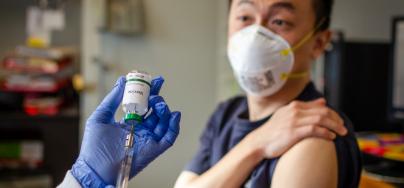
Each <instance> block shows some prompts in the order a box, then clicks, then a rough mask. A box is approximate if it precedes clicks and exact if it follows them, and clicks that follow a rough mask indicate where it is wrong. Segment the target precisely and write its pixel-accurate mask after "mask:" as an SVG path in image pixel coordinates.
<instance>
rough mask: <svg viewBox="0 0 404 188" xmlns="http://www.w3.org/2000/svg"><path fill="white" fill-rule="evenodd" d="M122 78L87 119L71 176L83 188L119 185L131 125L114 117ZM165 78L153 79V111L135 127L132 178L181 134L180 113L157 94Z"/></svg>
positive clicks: (120, 92)
mask: <svg viewBox="0 0 404 188" xmlns="http://www.w3.org/2000/svg"><path fill="white" fill-rule="evenodd" d="M125 82H126V80H125V78H124V77H121V78H119V80H118V81H117V83H116V84H115V86H114V88H113V89H112V91H111V92H110V93H109V94H108V95H107V96H106V97H105V98H104V100H103V101H102V103H101V104H100V105H99V106H98V107H97V109H96V110H95V111H94V112H93V113H92V115H91V116H90V117H89V118H88V120H87V123H86V128H85V132H84V138H83V142H82V145H81V150H80V155H79V157H78V159H77V161H76V162H75V163H74V164H73V167H72V169H71V173H72V175H73V176H74V177H75V178H76V179H77V180H78V182H79V183H80V184H81V185H82V186H83V187H106V186H107V185H113V186H115V184H116V179H117V176H118V171H119V168H120V165H121V161H122V160H123V158H124V145H125V138H126V135H127V134H128V133H129V131H130V125H128V124H125V123H124V122H123V121H121V122H117V121H115V119H114V116H115V112H116V110H117V109H118V108H119V106H120V103H121V101H122V98H123V92H124V88H125ZM163 82H164V79H163V78H162V77H157V78H155V79H154V80H153V81H152V84H151V85H152V87H151V91H150V97H149V107H150V108H152V113H151V114H150V115H149V116H148V117H147V118H146V119H145V120H144V121H143V122H142V123H141V124H138V125H136V127H135V143H134V154H133V156H134V157H133V161H132V169H131V174H130V177H131V178H132V177H133V176H135V175H136V174H137V173H139V172H140V171H141V170H142V169H143V168H145V167H146V166H147V165H148V164H149V163H150V162H152V161H153V160H154V159H155V158H157V157H158V156H159V155H160V154H162V153H163V152H164V151H166V150H167V149H168V148H169V147H171V146H172V145H173V144H174V142H175V140H176V138H177V136H178V133H179V123H180V119H181V113H180V112H172V113H171V112H170V110H169V108H168V106H167V104H166V103H165V102H164V99H163V98H162V97H161V96H159V95H158V93H159V91H160V88H161V86H162V85H163Z"/></svg>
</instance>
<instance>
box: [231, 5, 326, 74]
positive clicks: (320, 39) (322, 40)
mask: <svg viewBox="0 0 404 188" xmlns="http://www.w3.org/2000/svg"><path fill="white" fill-rule="evenodd" d="M312 1H313V0H233V2H232V5H231V10H230V16H229V33H228V36H229V38H230V37H231V36H233V34H235V33H236V32H238V31H240V30H242V29H244V28H246V27H248V26H250V25H253V24H259V25H261V26H264V27H266V28H267V29H269V30H271V31H273V32H274V33H276V34H278V35H280V36H282V37H283V38H284V39H285V40H286V41H288V42H289V44H290V45H291V46H295V45H296V44H297V43H299V42H300V41H301V40H302V39H303V38H304V37H305V36H306V35H308V34H309V33H310V32H311V31H312V30H313V29H314V28H315V20H316V16H315V11H314V8H313V2H312ZM328 40H329V31H325V32H318V33H317V34H316V35H315V36H314V37H313V38H312V39H310V40H309V41H307V42H306V43H305V44H303V45H302V46H301V47H300V48H298V49H297V50H296V51H295V52H294V54H295V65H294V67H293V70H292V71H293V72H303V71H307V70H309V69H310V66H311V62H312V61H313V60H314V59H315V58H317V57H318V56H319V55H321V53H322V52H323V51H324V48H325V45H326V43H328Z"/></svg>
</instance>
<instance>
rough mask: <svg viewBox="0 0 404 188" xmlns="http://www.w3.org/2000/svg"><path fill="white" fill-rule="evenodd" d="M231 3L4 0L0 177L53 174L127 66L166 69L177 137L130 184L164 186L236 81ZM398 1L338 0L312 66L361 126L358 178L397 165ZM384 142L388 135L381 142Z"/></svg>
mask: <svg viewBox="0 0 404 188" xmlns="http://www.w3.org/2000/svg"><path fill="white" fill-rule="evenodd" d="M228 6H229V5H228V0H203V1H201V0H39V1H38V0H13V1H10V0H9V1H0V24H1V26H2V27H1V30H0V58H1V59H0V74H1V77H0V84H1V85H0V118H1V119H0V187H54V186H55V185H57V184H58V183H60V182H61V180H62V179H63V177H64V175H65V173H66V171H67V170H68V169H70V167H71V165H72V164H73V162H74V160H75V159H76V157H77V155H78V152H79V146H80V142H81V137H82V133H83V128H84V123H85V121H86V119H87V117H88V116H89V115H90V113H91V112H93V111H94V109H95V108H96V106H97V105H98V104H99V102H100V101H101V100H102V98H103V97H104V96H105V95H106V93H108V91H109V90H110V88H111V87H112V86H113V85H114V83H115V81H116V80H117V78H118V77H119V76H121V75H125V74H127V73H128V72H129V71H130V70H132V69H139V70H144V71H147V72H149V73H151V74H152V75H155V76H157V75H162V76H163V77H164V78H165V79H166V82H165V85H164V87H163V89H162V91H161V94H162V95H163V96H164V97H165V99H166V101H167V102H168V104H169V105H170V108H171V109H172V110H179V111H181V112H182V113H183V116H182V117H183V118H182V122H181V129H182V130H181V134H180V136H179V138H178V140H177V142H176V144H175V145H174V146H173V147H172V149H170V150H169V151H168V152H167V153H165V154H164V155H163V156H161V157H160V158H158V159H157V161H156V162H154V163H152V164H151V165H150V166H149V167H148V168H147V169H145V170H144V171H143V172H142V173H141V174H139V176H137V177H136V178H135V181H131V183H130V187H145V188H146V187H147V188H149V187H151V188H154V187H156V188H157V187H172V186H173V184H174V182H175V180H176V178H177V176H178V175H179V173H180V172H181V170H182V169H183V167H184V166H185V164H186V162H187V161H189V160H190V159H191V157H192V155H193V154H194V153H195V151H196V149H197V147H198V141H199V135H200V133H201V131H202V129H203V128H204V127H205V123H206V121H207V120H208V118H209V116H210V115H211V113H212V112H213V110H214V108H215V106H216V105H217V104H218V102H220V101H223V100H225V99H227V98H229V97H231V96H234V95H236V94H238V93H240V92H241V91H240V89H239V88H238V85H237V83H236V82H235V80H234V78H233V73H232V71H231V68H230V66H229V64H228V61H227V56H226V41H227V13H228V9H229V7H228ZM44 10H46V11H45V12H46V14H45V16H43V17H42V18H41V19H39V18H40V17H41V16H38V15H41V11H44ZM403 10H404V1H402V0H389V1H385V0H355V1H351V0H337V1H335V6H334V12H333V16H332V29H333V30H334V31H335V32H334V37H333V44H332V46H331V47H330V49H329V51H328V52H327V53H326V54H325V55H324V57H322V58H320V59H319V60H318V62H317V63H316V64H315V66H314V67H313V80H314V82H315V83H316V85H317V87H318V89H319V90H320V91H322V92H323V93H324V94H325V96H326V97H327V100H328V101H329V102H330V103H331V104H332V105H333V106H335V107H336V108H337V109H339V110H342V111H343V112H345V113H346V114H347V115H348V116H349V117H350V118H351V120H352V121H353V123H354V125H355V129H356V131H357V132H358V135H359V136H360V137H361V138H362V139H361V140H359V143H360V145H361V149H362V150H363V152H364V156H365V163H366V164H367V165H368V166H366V165H365V170H366V172H367V173H364V174H365V175H367V176H366V179H370V180H371V181H377V182H381V183H389V184H390V185H391V186H392V184H395V185H402V184H403V180H402V177H404V175H403V174H402V172H403V170H402V169H403V168H401V167H403V166H402V165H403V161H404V157H403V155H404V154H403V153H404V148H403V146H402V143H403V142H404V137H403V135H402V133H403V132H404V131H403V123H404V121H403V119H404V118H403V112H404V111H403V109H404V100H403V98H404V92H403V88H402V85H403V84H404V79H403V78H401V77H400V75H404V58H403V55H400V54H404V42H403V41H404V34H403V33H404V24H402V23H403V22H404V21H402V20H403V19H400V16H401V18H403V17H404V12H403ZM42 13H43V12H42ZM39 23H41V24H42V25H46V26H45V27H40V26H39V25H41V24H39ZM400 28H401V29H400ZM395 31H396V32H395ZM400 33H401V34H400ZM400 85H401V87H400ZM120 117H122V113H121V111H119V113H118V114H117V118H120ZM380 143H383V144H380ZM386 143H387V144H386ZM388 144H393V145H394V147H390V148H387V149H386V148H385V147H382V146H386V145H388ZM380 166H382V167H380ZM397 168H398V170H397ZM400 168H401V170H400ZM386 177H387V178H386ZM400 177H401V179H400ZM363 186H367V187H371V185H363ZM386 186H389V185H386Z"/></svg>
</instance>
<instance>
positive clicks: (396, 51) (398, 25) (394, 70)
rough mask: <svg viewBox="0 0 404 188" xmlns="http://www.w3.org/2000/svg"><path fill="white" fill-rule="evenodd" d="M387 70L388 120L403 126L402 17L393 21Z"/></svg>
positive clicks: (403, 47)
mask: <svg viewBox="0 0 404 188" xmlns="http://www.w3.org/2000/svg"><path fill="white" fill-rule="evenodd" d="M392 32H393V35H392V44H393V48H392V55H391V61H390V68H389V110H388V112H389V114H388V116H389V119H390V120H391V121H393V122H397V123H400V124H404V17H397V18H394V19H393V30H392Z"/></svg>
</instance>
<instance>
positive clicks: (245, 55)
mask: <svg viewBox="0 0 404 188" xmlns="http://www.w3.org/2000/svg"><path fill="white" fill-rule="evenodd" d="M227 53H228V57H229V60H230V63H231V66H232V68H233V71H234V74H235V77H236V78H237V81H238V83H239V85H240V87H241V88H242V89H243V90H244V91H245V92H246V93H247V94H250V95H253V96H261V97H262V96H270V95H273V94H274V93H276V92H278V91H279V90H280V89H281V88H282V87H283V86H284V85H285V83H286V81H287V79H288V77H289V75H290V73H291V71H292V68H293V64H294V55H293V51H292V47H291V46H290V45H289V43H288V42H287V41H286V40H285V39H283V38H282V37H281V36H279V35H277V34H275V33H273V32H272V31H270V30H268V29H266V28H265V27H262V26H260V25H252V26H249V27H247V28H245V29H243V30H241V31H239V32H237V33H235V34H234V35H233V36H232V37H231V38H230V40H229V45H228V50H227Z"/></svg>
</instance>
